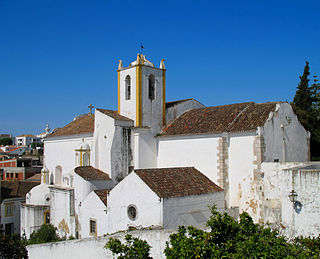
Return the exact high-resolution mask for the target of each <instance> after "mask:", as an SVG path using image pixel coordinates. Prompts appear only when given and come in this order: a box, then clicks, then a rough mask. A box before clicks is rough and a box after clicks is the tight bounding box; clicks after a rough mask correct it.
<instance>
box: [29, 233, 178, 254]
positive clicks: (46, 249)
mask: <svg viewBox="0 0 320 259" xmlns="http://www.w3.org/2000/svg"><path fill="white" fill-rule="evenodd" d="M173 232H174V231H173V230H140V231H131V232H125V233H119V234H114V235H108V236H105V237H97V238H85V239H79V240H70V241H63V242H56V243H47V244H40V245H30V246H27V250H28V255H29V258H30V259H43V258H46V259H51V258H52V259H57V258H59V259H71V258H77V259H82V258H83V259H88V258H94V259H106V258H114V257H113V256H112V252H111V251H110V250H107V249H105V248H104V246H105V244H106V243H107V241H108V240H109V239H110V238H111V237H112V238H119V239H120V240H122V241H123V240H124V237H125V235H126V234H130V235H132V236H134V237H139V238H140V239H143V240H146V241H147V242H148V243H149V245H151V247H152V248H151V256H152V257H153V258H165V256H164V254H163V251H164V249H165V245H166V241H168V240H169V236H170V234H172V233H173Z"/></svg>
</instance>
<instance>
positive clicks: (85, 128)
mask: <svg viewBox="0 0 320 259" xmlns="http://www.w3.org/2000/svg"><path fill="white" fill-rule="evenodd" d="M93 130H94V114H86V115H85V116H82V117H79V118H78V119H76V120H74V121H72V122H71V123H69V124H68V125H66V126H64V127H63V128H60V129H58V130H57V131H55V132H54V133H52V134H50V135H48V137H56V136H67V135H75V134H81V133H91V132H93Z"/></svg>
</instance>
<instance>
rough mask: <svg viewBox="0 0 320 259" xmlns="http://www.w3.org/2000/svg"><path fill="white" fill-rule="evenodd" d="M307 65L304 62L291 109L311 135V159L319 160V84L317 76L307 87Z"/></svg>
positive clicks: (308, 73)
mask: <svg viewBox="0 0 320 259" xmlns="http://www.w3.org/2000/svg"><path fill="white" fill-rule="evenodd" d="M309 69H310V68H309V63H308V62H307V61H306V65H305V67H304V72H303V74H302V76H300V82H299V84H298V86H297V91H296V94H295V96H294V98H293V102H292V103H291V104H292V107H293V109H294V112H295V114H296V115H297V116H298V119H299V121H300V122H301V124H302V125H303V126H304V128H305V129H306V130H308V131H309V132H310V133H311V139H310V147H311V159H312V160H319V159H320V129H319V125H320V84H319V83H318V79H317V76H315V77H314V82H313V84H312V85H311V86H309V81H310V80H309V78H308V77H309V75H310V72H309Z"/></svg>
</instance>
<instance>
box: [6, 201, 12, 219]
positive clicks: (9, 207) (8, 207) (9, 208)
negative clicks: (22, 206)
mask: <svg viewBox="0 0 320 259" xmlns="http://www.w3.org/2000/svg"><path fill="white" fill-rule="evenodd" d="M4 206H5V208H4V211H5V213H4V214H5V216H6V217H11V216H13V203H7V204H5V205H4Z"/></svg>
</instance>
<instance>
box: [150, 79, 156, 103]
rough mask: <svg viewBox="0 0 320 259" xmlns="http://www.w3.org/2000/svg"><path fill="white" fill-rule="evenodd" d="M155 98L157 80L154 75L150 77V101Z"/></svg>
mask: <svg viewBox="0 0 320 259" xmlns="http://www.w3.org/2000/svg"><path fill="white" fill-rule="evenodd" d="M154 98H155V78H154V75H150V76H149V99H150V100H151V101H152V100H154Z"/></svg>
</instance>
